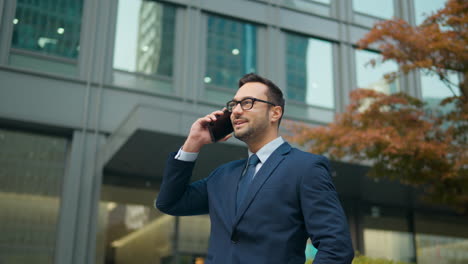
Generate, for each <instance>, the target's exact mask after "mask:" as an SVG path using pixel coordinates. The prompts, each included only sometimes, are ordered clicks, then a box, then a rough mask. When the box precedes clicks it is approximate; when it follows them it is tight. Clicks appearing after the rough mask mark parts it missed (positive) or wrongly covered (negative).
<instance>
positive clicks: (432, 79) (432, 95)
mask: <svg viewBox="0 0 468 264" xmlns="http://www.w3.org/2000/svg"><path fill="white" fill-rule="evenodd" d="M420 73H421V92H422V98H423V100H424V101H425V102H426V103H427V107H429V108H430V109H436V108H438V107H439V104H440V102H441V101H442V100H443V99H445V98H447V97H452V96H455V95H457V96H458V95H460V90H459V89H458V87H457V85H458V77H457V75H456V73H451V74H449V75H448V79H449V81H450V83H451V84H452V85H451V86H450V87H451V88H452V90H453V93H452V91H450V89H449V87H448V86H447V85H446V84H445V83H443V82H442V81H441V80H440V79H439V77H438V76H436V75H429V74H424V73H423V72H422V71H420ZM454 93H455V94H454ZM453 107H455V106H454V105H453V104H448V105H445V106H444V109H440V110H442V111H448V110H452V109H453Z"/></svg>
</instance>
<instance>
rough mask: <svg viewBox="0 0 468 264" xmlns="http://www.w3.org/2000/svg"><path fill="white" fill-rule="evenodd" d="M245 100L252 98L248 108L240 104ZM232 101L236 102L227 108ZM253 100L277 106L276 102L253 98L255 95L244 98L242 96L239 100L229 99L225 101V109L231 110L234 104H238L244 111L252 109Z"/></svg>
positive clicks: (234, 106)
mask: <svg viewBox="0 0 468 264" xmlns="http://www.w3.org/2000/svg"><path fill="white" fill-rule="evenodd" d="M245 100H252V106H250V107H249V108H244V107H243V106H242V102H244V101H245ZM233 102H234V103H236V104H235V105H233V106H232V108H231V109H229V108H230V107H229V104H230V103H233ZM255 102H262V103H266V104H270V105H272V106H277V105H276V104H274V103H272V102H268V101H265V100H262V99H258V98H255V97H246V98H244V99H242V100H240V101H236V100H231V101H229V102H227V103H226V108H227V110H228V111H229V112H232V110H233V109H234V108H236V106H237V105H238V104H240V106H241V108H242V110H244V111H246V110H250V109H252V108H253V106H254V104H255Z"/></svg>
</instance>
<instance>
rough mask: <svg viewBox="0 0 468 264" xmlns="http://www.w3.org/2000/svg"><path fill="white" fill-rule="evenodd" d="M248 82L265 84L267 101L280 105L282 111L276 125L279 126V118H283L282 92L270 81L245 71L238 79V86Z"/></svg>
mask: <svg viewBox="0 0 468 264" xmlns="http://www.w3.org/2000/svg"><path fill="white" fill-rule="evenodd" d="M250 82H259V83H263V84H265V85H266V86H267V87H268V92H267V98H268V101H270V102H272V103H274V104H275V105H278V106H281V112H282V113H281V117H280V119H279V120H278V126H279V124H280V123H281V119H282V118H283V115H284V97H283V92H282V91H281V89H280V88H278V86H276V84H274V83H273V82H272V81H270V80H268V79H267V78H264V77H262V76H260V75H258V74H255V73H247V74H246V75H244V76H242V78H240V79H239V88H241V87H242V86H243V85H244V84H246V83H250Z"/></svg>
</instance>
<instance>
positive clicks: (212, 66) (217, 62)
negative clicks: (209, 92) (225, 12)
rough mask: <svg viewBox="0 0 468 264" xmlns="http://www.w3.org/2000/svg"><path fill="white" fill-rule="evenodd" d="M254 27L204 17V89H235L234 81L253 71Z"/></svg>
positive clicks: (255, 61) (217, 17)
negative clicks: (205, 20)
mask: <svg viewBox="0 0 468 264" xmlns="http://www.w3.org/2000/svg"><path fill="white" fill-rule="evenodd" d="M256 47H257V29H256V26H255V25H253V24H249V23H244V22H241V21H237V20H233V19H228V18H224V17H220V16H213V15H209V16H208V32H207V39H206V73H205V76H204V79H203V80H204V82H205V83H206V84H207V85H212V86H215V87H223V88H229V89H237V81H238V80H239V78H240V77H241V76H243V75H244V74H246V73H249V72H255V71H256V68H257V51H256Z"/></svg>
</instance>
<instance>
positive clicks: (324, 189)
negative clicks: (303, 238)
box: [300, 156, 354, 264]
mask: <svg viewBox="0 0 468 264" xmlns="http://www.w3.org/2000/svg"><path fill="white" fill-rule="evenodd" d="M310 166H311V167H308V168H307V171H306V172H305V174H304V175H303V177H302V181H301V184H300V198H301V207H302V211H303V215H304V222H305V225H306V228H307V232H308V235H309V237H310V239H311V241H312V244H313V245H314V247H315V248H317V250H318V252H317V255H316V256H315V259H314V264H325V263H326V264H350V263H351V261H352V260H353V257H354V251H353V247H352V243H351V237H350V234H349V229H348V224H347V221H346V217H345V214H344V212H343V208H342V207H341V204H340V201H339V199H338V195H337V193H336V190H335V186H334V185H333V182H332V180H331V176H330V171H329V162H328V159H326V158H325V157H322V156H319V158H317V159H315V161H313V162H312V163H310Z"/></svg>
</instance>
